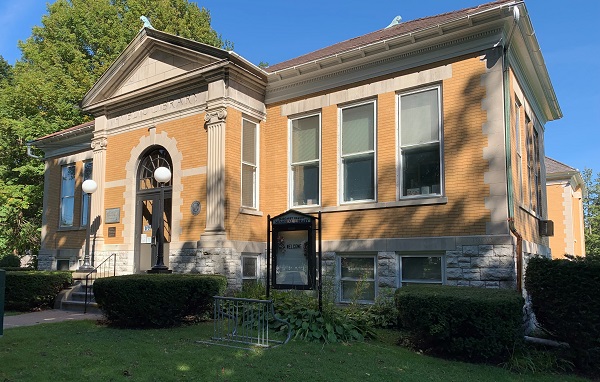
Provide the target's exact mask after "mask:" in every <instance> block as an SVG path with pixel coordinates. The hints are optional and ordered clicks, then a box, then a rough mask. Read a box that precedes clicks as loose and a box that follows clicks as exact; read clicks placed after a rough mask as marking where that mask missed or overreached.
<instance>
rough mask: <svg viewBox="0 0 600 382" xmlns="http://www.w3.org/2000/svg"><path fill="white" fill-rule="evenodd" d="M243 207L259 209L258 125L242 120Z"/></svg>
mask: <svg viewBox="0 0 600 382" xmlns="http://www.w3.org/2000/svg"><path fill="white" fill-rule="evenodd" d="M242 207H247V208H253V209H258V125H257V124H256V123H254V122H251V121H248V120H247V119H243V120H242Z"/></svg>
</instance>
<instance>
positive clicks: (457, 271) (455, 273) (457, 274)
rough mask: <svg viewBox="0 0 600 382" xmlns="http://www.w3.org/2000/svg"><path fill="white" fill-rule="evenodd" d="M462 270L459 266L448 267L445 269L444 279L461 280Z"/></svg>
mask: <svg viewBox="0 0 600 382" xmlns="http://www.w3.org/2000/svg"><path fill="white" fill-rule="evenodd" d="M462 278H463V270H462V269H461V268H448V269H446V279H448V280H462Z"/></svg>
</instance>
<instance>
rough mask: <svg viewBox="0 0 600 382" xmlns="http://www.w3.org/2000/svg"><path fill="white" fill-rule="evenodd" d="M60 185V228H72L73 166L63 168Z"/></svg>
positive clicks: (73, 204) (73, 198)
mask: <svg viewBox="0 0 600 382" xmlns="http://www.w3.org/2000/svg"><path fill="white" fill-rule="evenodd" d="M61 171H62V178H61V183H60V226H61V227H72V226H73V214H74V212H73V211H74V209H75V165H74V164H70V165H67V166H63V167H62V169H61Z"/></svg>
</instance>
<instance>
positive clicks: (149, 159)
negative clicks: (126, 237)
mask: <svg viewBox="0 0 600 382" xmlns="http://www.w3.org/2000/svg"><path fill="white" fill-rule="evenodd" d="M159 167H167V168H168V169H169V170H171V172H172V171H173V170H172V169H173V165H172V162H171V157H170V155H169V153H168V152H167V150H165V148H164V147H162V146H152V147H150V148H149V149H148V150H146V151H145V152H144V153H142V155H141V157H140V161H139V166H138V170H137V178H136V180H137V181H136V208H135V210H136V212H135V264H134V267H135V271H136V272H146V271H147V270H149V269H151V268H152V266H153V265H155V264H156V257H157V251H156V234H157V231H158V229H159V227H160V219H163V227H164V230H163V237H164V264H165V265H166V266H167V267H168V266H169V246H170V243H171V227H172V225H171V215H172V214H171V210H172V208H171V206H172V203H171V199H172V180H171V181H169V182H167V183H165V184H164V185H162V184H159V183H158V182H157V181H156V179H154V170H156V169H157V168H159ZM160 187H164V207H162V208H161V203H160Z"/></svg>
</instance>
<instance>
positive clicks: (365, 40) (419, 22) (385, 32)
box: [265, 0, 514, 73]
mask: <svg viewBox="0 0 600 382" xmlns="http://www.w3.org/2000/svg"><path fill="white" fill-rule="evenodd" d="M513 2H514V0H499V1H494V2H491V3H486V4H482V5H479V6H476V7H471V8H465V9H461V10H458V11H453V12H448V13H442V14H439V15H436V16H429V17H424V18H420V19H416V20H411V21H406V22H401V23H400V24H397V25H394V26H392V27H390V28H384V29H380V30H377V31H375V32H371V33H368V34H365V35H362V36H359V37H355V38H352V39H350V40H346V41H342V42H339V43H337V44H334V45H330V46H328V47H325V48H322V49H319V50H316V51H314V52H311V53H307V54H304V55H302V56H300V57H296V58H292V59H291V60H287V61H284V62H281V63H278V64H275V65H272V66H269V67H267V68H265V71H266V72H268V73H273V72H277V71H279V70H283V69H287V68H291V67H294V66H298V65H302V64H306V63H308V62H311V61H315V60H319V59H322V58H325V57H328V56H333V55H336V54H339V53H342V52H346V51H349V50H352V49H355V48H358V47H361V46H365V45H369V44H373V43H375V42H378V41H383V40H387V39H389V38H392V37H396V36H401V35H404V34H409V33H412V32H415V31H418V30H422V29H427V28H431V27H435V26H437V25H440V24H444V23H446V22H449V21H452V20H456V19H460V18H463V17H466V16H468V15H471V14H475V13H478V12H482V11H485V10H488V9H490V8H494V7H497V6H498V5H501V4H506V3H513Z"/></svg>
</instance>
